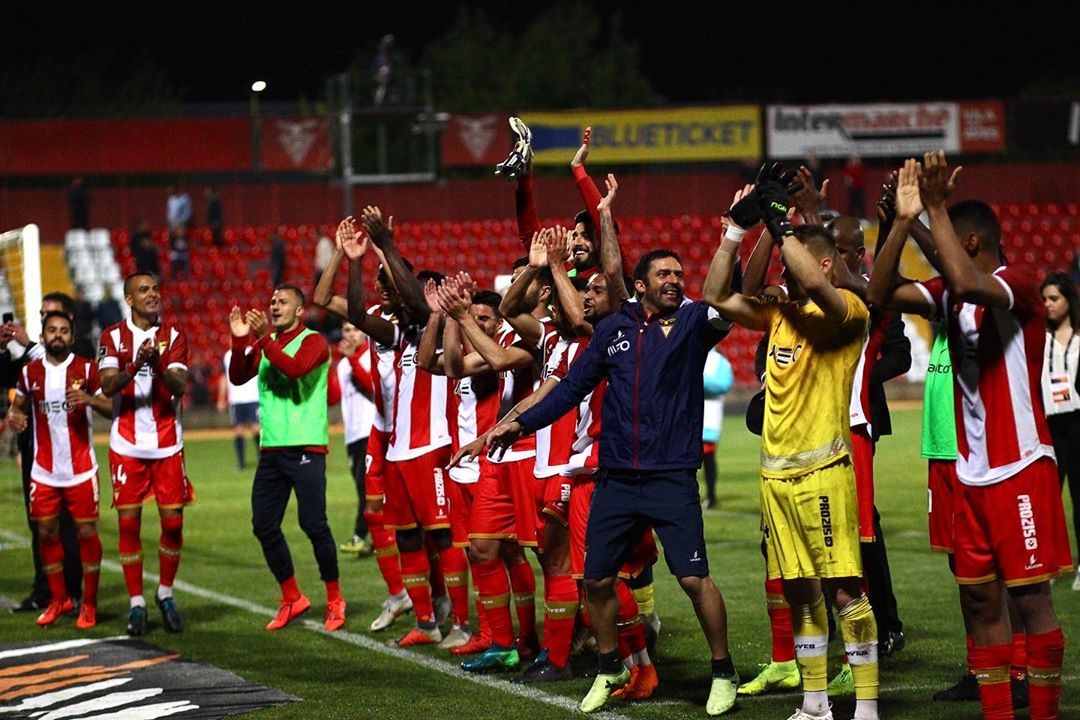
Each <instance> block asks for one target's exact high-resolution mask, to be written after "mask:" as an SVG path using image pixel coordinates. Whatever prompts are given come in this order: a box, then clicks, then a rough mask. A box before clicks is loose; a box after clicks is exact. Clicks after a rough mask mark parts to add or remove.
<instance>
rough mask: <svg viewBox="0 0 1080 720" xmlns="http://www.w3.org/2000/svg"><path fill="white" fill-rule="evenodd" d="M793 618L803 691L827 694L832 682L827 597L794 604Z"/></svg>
mask: <svg viewBox="0 0 1080 720" xmlns="http://www.w3.org/2000/svg"><path fill="white" fill-rule="evenodd" d="M791 619H792V622H793V625H794V631H795V659H796V660H797V661H798V663H799V672H800V673H802V682H803V691H804V692H806V693H812V692H820V693H823V694H824V692H825V688H826V687H827V686H828V683H829V681H828V657H827V653H828V651H829V619H828V617H827V616H826V614H825V598H823V597H819V598H818V599H817V602H815V603H814V604H813V605H795V606H792V608H791ZM826 707H827V706H826ZM804 709H805V708H804ZM819 714H820V713H819Z"/></svg>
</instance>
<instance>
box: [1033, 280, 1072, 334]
mask: <svg viewBox="0 0 1080 720" xmlns="http://www.w3.org/2000/svg"><path fill="white" fill-rule="evenodd" d="M1050 285H1053V286H1054V287H1056V288H1057V289H1058V292H1060V293H1061V296H1062V297H1063V298H1065V302H1067V303H1069V320H1070V321H1071V322H1072V326H1073V331H1074V332H1076V331H1080V297H1078V295H1077V292H1076V284H1075V283H1073V281H1072V278H1070V277H1069V276H1068V275H1066V274H1065V273H1063V272H1055V273H1050V274H1049V275H1047V276H1046V279H1045V280H1043V281H1042V284H1041V285H1039V294H1040V295H1041V294H1042V291H1043V290H1045V289H1046V288H1047V287H1048V286H1050Z"/></svg>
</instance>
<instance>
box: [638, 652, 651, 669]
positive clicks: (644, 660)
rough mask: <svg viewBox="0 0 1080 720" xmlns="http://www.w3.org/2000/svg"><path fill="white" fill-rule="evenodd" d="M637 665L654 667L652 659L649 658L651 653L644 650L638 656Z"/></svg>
mask: <svg viewBox="0 0 1080 720" xmlns="http://www.w3.org/2000/svg"><path fill="white" fill-rule="evenodd" d="M636 664H637V665H652V659H651V658H650V657H649V651H648V650H646V649H644V648H642V650H641V652H639V653H638V654H637V663H636Z"/></svg>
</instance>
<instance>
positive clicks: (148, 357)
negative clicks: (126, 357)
mask: <svg viewBox="0 0 1080 720" xmlns="http://www.w3.org/2000/svg"><path fill="white" fill-rule="evenodd" d="M157 358H158V350H157V345H155V344H154V339H153V338H146V340H143V344H142V345H140V346H139V349H138V350H137V351H136V352H135V367H137V368H141V367H142V366H143V365H146V364H147V363H153V362H154V361H155V360H157Z"/></svg>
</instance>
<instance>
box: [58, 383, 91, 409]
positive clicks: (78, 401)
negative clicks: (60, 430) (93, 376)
mask: <svg viewBox="0 0 1080 720" xmlns="http://www.w3.org/2000/svg"><path fill="white" fill-rule="evenodd" d="M64 399H65V400H66V401H67V403H68V405H70V406H71V407H72V408H79V407H82V406H84V405H89V404H90V401H91V400H93V398H92V397H90V395H89V394H87V392H86V391H85V390H83V389H82V387H77V388H76V387H71V388H68V389H67V392H65V393H64Z"/></svg>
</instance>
